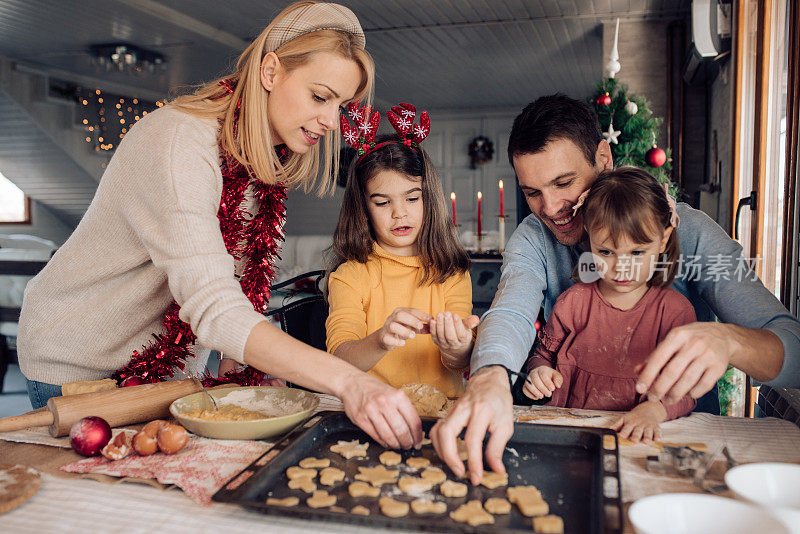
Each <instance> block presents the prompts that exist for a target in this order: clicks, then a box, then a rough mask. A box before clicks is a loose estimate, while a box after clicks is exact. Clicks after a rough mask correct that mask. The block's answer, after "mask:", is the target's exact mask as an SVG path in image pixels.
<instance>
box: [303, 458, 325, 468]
mask: <svg viewBox="0 0 800 534" xmlns="http://www.w3.org/2000/svg"><path fill="white" fill-rule="evenodd" d="M299 465H300V467H303V468H305V469H322V468H323V467H328V466H329V465H331V461H330V460H329V459H327V458H314V457H309V458H303V459H302V460H300V464H299Z"/></svg>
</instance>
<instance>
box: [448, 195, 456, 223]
mask: <svg viewBox="0 0 800 534" xmlns="http://www.w3.org/2000/svg"><path fill="white" fill-rule="evenodd" d="M450 202H452V203H453V226H457V223H456V194H455V192H453V193H450Z"/></svg>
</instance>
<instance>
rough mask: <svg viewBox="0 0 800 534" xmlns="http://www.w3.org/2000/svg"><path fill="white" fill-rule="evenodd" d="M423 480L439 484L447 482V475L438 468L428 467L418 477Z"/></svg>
mask: <svg viewBox="0 0 800 534" xmlns="http://www.w3.org/2000/svg"><path fill="white" fill-rule="evenodd" d="M420 476H421V477H422V478H424V479H425V480H429V481H430V482H431V483H432V484H441V483H442V482H444V481H445V480H447V475H446V474H445V472H444V471H442V470H441V469H439V468H438V467H428V468H426V469H425V471H423V472H422V474H421V475H420Z"/></svg>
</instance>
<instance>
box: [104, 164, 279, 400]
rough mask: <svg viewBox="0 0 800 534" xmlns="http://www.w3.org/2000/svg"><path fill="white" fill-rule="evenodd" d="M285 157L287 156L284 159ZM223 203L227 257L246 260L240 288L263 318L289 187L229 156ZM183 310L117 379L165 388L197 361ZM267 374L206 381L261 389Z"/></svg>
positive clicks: (173, 309) (167, 317)
mask: <svg viewBox="0 0 800 534" xmlns="http://www.w3.org/2000/svg"><path fill="white" fill-rule="evenodd" d="M282 155H284V156H285V154H282ZM221 170H222V187H223V189H222V197H221V199H220V205H219V210H218V212H217V218H218V219H219V225H220V230H221V232H222V238H223V241H224V242H225V248H226V249H227V250H228V253H229V254H230V255H231V256H233V257H234V258H235V259H236V260H237V261H238V260H244V261H245V267H244V271H243V273H242V276H241V277H240V279H239V282H240V284H241V286H242V292H243V293H244V294H245V295H246V296H247V298H248V299H249V300H250V302H251V303H252V304H253V308H254V309H255V310H256V311H257V312H259V313H263V312H264V311H265V310H266V308H267V304H268V302H269V290H270V284H271V282H272V278H273V276H274V274H275V273H274V271H273V268H272V261H271V260H272V259H273V258H275V256H276V255H277V254H278V252H279V251H280V242H281V241H282V239H283V237H282V233H281V227H282V225H283V221H284V217H285V212H286V207H285V205H284V201H285V199H286V187H285V186H283V185H270V184H266V183H264V182H262V181H261V180H258V179H257V178H254V177H251V175H250V173H249V172H248V171H247V169H246V168H244V167H243V166H242V165H241V164H240V163H239V162H238V161H236V160H235V159H234V158H233V157H231V156H230V155H228V154H225V155H224V156H223V158H222V165H221ZM248 187H250V188H252V192H253V197H254V198H255V200H256V204H257V205H258V206H259V208H258V212H257V213H256V214H255V215H252V214H250V213H249V212H248V211H247V210H245V209H244V208H243V207H242V202H243V201H244V199H245V192H246V191H247V189H248ZM179 313H180V306H178V304H177V303H176V302H175V301H173V302H172V303H171V304H170V306H169V308H167V311H166V313H165V314H164V331H165V332H164V333H163V334H153V340H152V341H150V342H149V344H148V345H146V346H144V347H143V348H142V352H141V353H140V352H139V351H134V352H133V356H132V357H131V361H130V363H129V364H128V365H126V366H125V367H123V368H122V369H120V370H118V371H117V372H116V373H115V374H114V375H113V376H114V378H115V379H116V380H117V381H118V382H121V381H122V380H124V379H125V378H127V377H129V376H140V377H142V378H143V379H144V381H145V382H148V383H152V382H160V381H162V380H164V379H166V378H168V377H171V376H173V374H174V368H179V369H184V367H185V365H186V364H185V361H186V359H187V358H188V357H190V356H191V357H194V354H193V352H192V351H191V348H190V346H191V345H193V344H194V343H195V341H197V337H196V336H195V335H194V333H193V332H192V329H191V327H190V326H189V325H188V324H186V323H184V322H183V321H181V320H180V317H179ZM263 378H264V374H263V373H262V372H261V371H258V370H257V369H254V368H252V367H249V366H248V367H245V368H244V369H242V370H241V371H231V372H229V373H227V374H226V375H225V376H224V377H222V378H214V377H211V376H209V375H208V374H207V373H206V374H204V375H203V377H202V380H203V383H204V385H205V386H211V385H217V384H222V383H236V384H239V385H243V386H255V385H259V384H260V383H261V381H262V380H263Z"/></svg>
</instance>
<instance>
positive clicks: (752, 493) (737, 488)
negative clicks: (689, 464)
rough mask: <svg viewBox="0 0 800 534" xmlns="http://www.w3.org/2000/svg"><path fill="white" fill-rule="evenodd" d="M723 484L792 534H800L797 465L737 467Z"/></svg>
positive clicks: (775, 464)
mask: <svg viewBox="0 0 800 534" xmlns="http://www.w3.org/2000/svg"><path fill="white" fill-rule="evenodd" d="M725 484H726V485H727V486H728V488H730V490H731V491H732V492H733V493H734V494H735V495H736V496H737V497H738V498H740V499H742V500H745V501H749V502H752V503H755V504H759V505H761V506H765V507H767V508H769V509H770V510H771V511H772V513H773V514H774V515H776V516H777V517H778V518H779V519H781V520H782V521H783V522H784V523H785V524H787V525H789V527H790V530H791V531H792V532H793V533H796V532H800V465H797V464H789V463H779V462H765V463H755V464H744V465H738V466H736V467H734V468H733V469H730V470H729V471H728V472H727V473H725Z"/></svg>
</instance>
